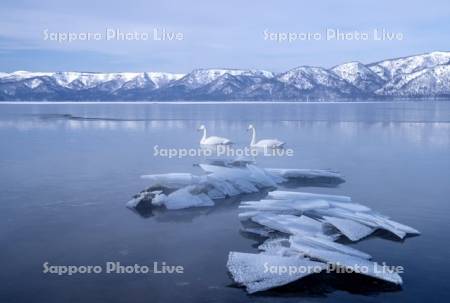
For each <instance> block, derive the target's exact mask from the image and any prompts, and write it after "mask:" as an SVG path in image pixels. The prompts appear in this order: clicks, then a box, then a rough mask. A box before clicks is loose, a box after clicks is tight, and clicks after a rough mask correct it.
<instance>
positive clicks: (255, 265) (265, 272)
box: [227, 252, 326, 294]
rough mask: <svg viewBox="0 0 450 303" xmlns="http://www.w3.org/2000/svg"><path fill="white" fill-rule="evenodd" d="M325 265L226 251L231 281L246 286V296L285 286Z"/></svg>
mask: <svg viewBox="0 0 450 303" xmlns="http://www.w3.org/2000/svg"><path fill="white" fill-rule="evenodd" d="M325 267H326V264H325V263H320V262H314V261H311V260H309V259H306V258H302V257H299V256H294V257H284V256H274V255H266V254H251V253H240V252H230V253H229V255H228V262H227V268H228V271H229V272H230V274H231V275H232V277H233V280H234V281H235V282H236V283H238V284H240V285H243V286H245V287H246V290H247V292H248V293H250V294H251V293H255V292H258V291H263V290H267V289H270V288H273V287H277V286H281V285H286V284H288V283H291V282H293V281H296V280H298V279H301V278H304V277H306V276H308V275H311V274H313V273H316V272H320V271H322V270H323V269H325Z"/></svg>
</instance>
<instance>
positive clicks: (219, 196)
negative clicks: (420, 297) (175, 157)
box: [127, 159, 419, 293]
mask: <svg viewBox="0 0 450 303" xmlns="http://www.w3.org/2000/svg"><path fill="white" fill-rule="evenodd" d="M198 167H199V168H200V169H201V170H202V173H200V174H198V175H197V174H191V173H169V174H152V175H144V176H142V178H143V179H145V180H148V182H149V184H148V188H147V189H145V190H143V191H141V192H140V193H138V194H136V195H135V196H134V197H133V199H131V200H130V201H129V202H128V203H127V206H128V207H130V208H133V209H136V210H139V208H141V207H145V208H146V207H150V208H154V207H162V208H165V209H168V210H177V209H184V208H192V207H205V206H213V205H215V204H216V203H221V202H222V203H223V201H224V200H223V199H227V198H230V197H238V198H239V199H240V197H239V195H244V194H254V193H257V196H259V195H260V194H261V193H262V195H261V196H260V197H257V198H256V199H258V200H256V201H242V202H241V203H240V205H239V209H240V210H242V212H240V213H239V219H240V220H241V224H242V229H241V230H242V232H244V233H249V234H253V235H257V236H259V237H264V238H266V239H265V241H264V242H262V243H261V244H260V245H259V246H258V249H259V252H258V253H243V252H230V253H229V256H228V262H227V268H228V271H229V272H230V274H231V277H232V279H233V280H234V281H235V282H236V283H237V284H239V285H242V286H244V287H245V288H246V290H247V291H248V292H249V293H254V292H259V291H264V290H267V289H270V288H274V287H278V286H282V285H286V284H289V283H291V282H293V281H296V280H299V279H302V278H304V277H306V276H309V275H311V274H315V273H319V272H323V271H327V272H328V271H330V268H332V269H333V270H344V272H346V273H347V272H356V273H358V274H362V275H366V276H369V277H371V278H375V279H379V280H383V281H386V282H389V283H392V284H394V285H400V284H402V278H401V277H400V275H399V274H398V272H396V271H394V270H389V269H388V270H385V267H386V265H384V263H383V265H380V264H379V263H377V262H375V261H373V260H372V256H370V255H369V254H367V253H365V252H362V251H360V250H358V249H356V248H354V247H350V246H349V245H344V244H343V241H341V240H344V239H346V240H347V241H350V242H357V241H360V240H362V239H364V238H367V237H368V236H370V235H372V234H373V233H374V232H375V231H376V230H384V231H386V232H389V233H392V234H393V235H395V236H396V237H398V238H400V239H403V238H405V237H406V236H407V235H414V234H419V231H417V230H416V229H414V228H412V227H409V226H407V225H404V224H401V223H398V222H396V221H394V220H392V219H390V218H389V217H387V216H384V215H381V214H379V213H377V212H375V211H373V210H372V209H371V208H370V207H368V206H365V205H363V204H360V203H357V202H355V201H352V199H351V198H350V197H348V196H342V195H329V194H317V193H305V192H298V191H284V190H279V189H278V188H279V187H280V184H284V185H285V186H286V182H290V181H292V180H320V179H321V178H328V179H331V180H342V177H341V175H339V173H337V172H334V171H331V170H316V169H277V168H270V169H267V168H266V169H265V168H261V167H258V166H257V165H255V163H253V161H250V160H246V159H237V160H215V161H211V162H209V163H205V164H198ZM308 184H309V183H308ZM286 187H288V186H286Z"/></svg>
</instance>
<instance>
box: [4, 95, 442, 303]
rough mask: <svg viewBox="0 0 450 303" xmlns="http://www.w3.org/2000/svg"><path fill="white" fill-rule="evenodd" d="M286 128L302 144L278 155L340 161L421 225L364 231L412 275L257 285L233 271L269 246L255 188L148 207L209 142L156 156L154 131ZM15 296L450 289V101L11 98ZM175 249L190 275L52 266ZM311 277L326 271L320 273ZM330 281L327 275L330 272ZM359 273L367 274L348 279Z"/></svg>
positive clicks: (327, 163)
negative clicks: (408, 232) (186, 152)
mask: <svg viewBox="0 0 450 303" xmlns="http://www.w3.org/2000/svg"><path fill="white" fill-rule="evenodd" d="M249 123H252V124H254V125H255V126H256V129H257V134H258V136H259V137H266V138H268V137H276V138H279V139H281V140H284V141H286V142H287V143H288V147H290V148H292V149H293V150H294V152H295V154H294V157H292V158H288V157H285V158H268V157H260V158H258V159H257V161H258V164H259V165H261V166H264V167H285V168H288V167H293V168H332V169H335V170H338V171H340V172H341V173H342V174H344V175H345V179H346V182H345V183H343V184H340V185H339V186H337V187H305V188H300V189H298V190H302V191H309V192H320V193H330V194H343V195H350V196H352V197H353V199H354V201H357V202H361V203H364V204H366V205H368V206H370V207H372V208H373V209H375V210H378V211H380V212H381V213H383V214H386V215H389V216H390V217H392V218H393V219H395V220H397V221H400V222H403V223H405V224H408V225H411V226H413V227H415V228H417V229H419V230H420V231H421V232H422V235H421V236H418V237H413V238H408V239H406V240H405V241H403V242H401V241H395V240H393V239H389V238H371V239H367V240H364V241H361V242H360V243H357V244H355V247H357V248H359V249H361V250H363V251H365V252H367V253H370V254H371V255H372V256H374V259H375V260H377V261H380V262H383V261H385V262H387V263H388V264H391V265H402V266H403V267H404V268H405V273H404V274H403V275H402V277H403V279H404V285H403V287H402V288H401V289H386V288H384V287H379V286H377V285H372V284H373V283H371V285H370V287H367V288H366V287H364V286H363V285H364V283H361V285H359V284H358V283H356V285H357V286H355V281H349V282H348V283H334V282H326V281H325V282H320V281H316V282H317V283H316V282H314V283H310V284H307V285H309V286H308V287H304V285H302V284H301V283H300V284H298V285H296V287H290V288H287V289H282V290H280V291H270V292H266V293H261V294H259V295H253V296H249V295H247V294H246V293H245V291H244V290H243V289H241V288H236V287H233V285H232V281H231V279H230V278H229V276H228V274H227V270H226V267H225V265H226V261H227V255H228V252H229V251H243V252H256V251H257V250H256V248H255V246H256V245H257V243H258V242H257V240H255V239H250V238H247V237H245V236H244V235H243V234H241V233H240V232H239V229H240V223H239V220H238V217H237V214H238V211H237V205H238V203H239V201H229V202H228V203H226V204H225V205H219V206H217V207H214V208H202V209H194V210H184V211H174V212H161V211H159V212H155V213H153V214H139V213H135V212H133V211H131V210H129V209H127V208H126V207H125V203H126V202H127V201H128V200H129V199H130V197H131V196H132V195H133V194H134V193H136V192H138V191H140V190H141V189H143V188H145V187H146V182H145V180H142V179H140V178H139V176H140V175H142V174H150V173H168V172H192V173H200V170H199V168H197V167H195V166H194V165H193V164H194V163H198V162H200V161H201V160H202V159H201V158H194V159H192V158H184V159H167V158H161V157H154V156H153V147H154V146H155V145H159V146H160V147H170V148H177V147H180V148H197V147H198V142H199V139H200V134H199V133H198V132H196V131H195V129H196V128H197V127H198V126H199V125H200V124H205V125H206V126H207V128H208V130H209V131H210V132H211V134H214V135H221V136H225V137H228V138H231V139H233V141H235V142H236V143H237V145H238V146H245V145H246V144H248V142H249V137H248V136H249V135H248V133H246V131H245V129H246V127H247V125H248V124H249ZM0 139H1V140H0V152H1V154H0V243H1V250H0V260H1V270H0V285H1V286H0V302H2V303H6V302H15V303H17V302H47V303H48V302H245V301H252V302H361V301H362V302H403V301H405V302H423V301H425V300H427V301H430V300H431V301H440V300H441V299H443V298H445V297H446V296H447V293H448V286H447V284H448V269H449V268H450V261H449V258H448V256H449V255H450V243H449V236H448V232H449V231H450V221H449V219H448V218H449V217H450V102H439V103H432V102H424V103H416V102H405V103H397V102H395V103H356V104H333V103H330V104H216V105H212V104H196V105H192V104H190V105H189V104H34V105H33V104H31V105H30V104H22V105H6V104H3V105H0ZM47 261H48V262H50V263H51V264H58V265H65V264H70V265H89V264H91V265H104V263H105V262H106V261H119V262H121V263H123V264H135V263H137V264H152V263H153V262H155V261H157V262H163V261H164V262H166V263H168V264H175V265H182V266H183V267H184V269H185V273H184V274H181V275H155V274H153V275H152V274H147V275H137V274H129V275H126V274H122V275H112V274H110V275H106V274H90V275H75V276H56V275H45V274H43V273H42V269H43V263H44V262H47ZM310 282H311V281H310ZM313 284H314V285H316V284H320V285H317V287H316V286H314V285H313ZM348 284H352V285H348Z"/></svg>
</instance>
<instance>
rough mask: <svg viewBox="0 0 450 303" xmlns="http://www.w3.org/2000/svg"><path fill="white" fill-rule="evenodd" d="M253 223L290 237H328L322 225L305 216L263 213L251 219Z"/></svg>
mask: <svg viewBox="0 0 450 303" xmlns="http://www.w3.org/2000/svg"><path fill="white" fill-rule="evenodd" d="M251 220H252V221H253V222H255V223H258V224H261V225H263V226H267V227H269V228H271V229H273V230H276V231H279V232H282V233H286V234H290V235H311V236H318V237H330V235H327V234H325V231H324V228H323V224H322V223H321V222H319V221H317V220H315V219H312V218H310V217H307V216H300V217H297V216H293V215H275V214H270V213H263V214H259V215H256V216H254V217H252V218H251Z"/></svg>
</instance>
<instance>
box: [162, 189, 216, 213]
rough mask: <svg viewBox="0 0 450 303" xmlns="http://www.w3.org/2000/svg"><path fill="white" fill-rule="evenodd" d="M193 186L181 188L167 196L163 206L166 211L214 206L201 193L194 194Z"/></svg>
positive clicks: (209, 199)
mask: <svg viewBox="0 0 450 303" xmlns="http://www.w3.org/2000/svg"><path fill="white" fill-rule="evenodd" d="M196 191H197V187H196V186H195V185H191V186H187V187H183V188H181V189H179V190H177V191H174V192H173V193H171V194H169V195H168V196H167V198H166V199H165V202H164V205H165V206H166V208H167V209H182V208H188V207H202V206H214V202H213V200H211V198H210V197H208V195H206V194H205V193H202V192H196Z"/></svg>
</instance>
